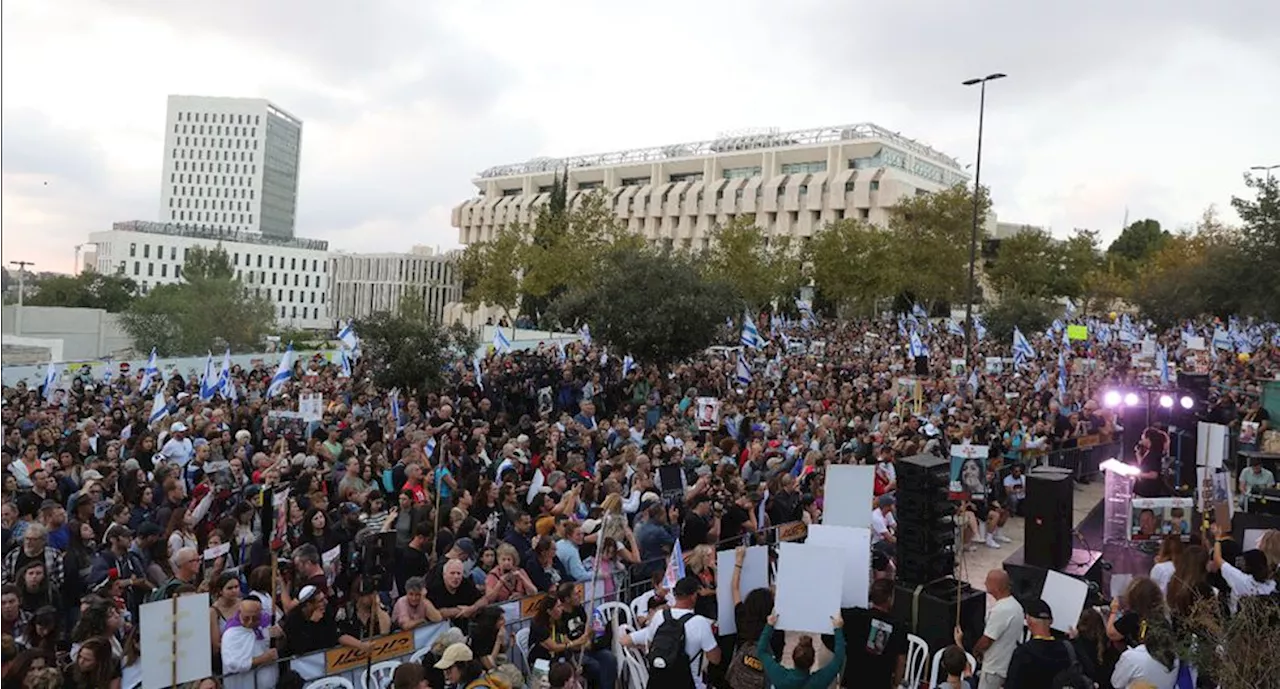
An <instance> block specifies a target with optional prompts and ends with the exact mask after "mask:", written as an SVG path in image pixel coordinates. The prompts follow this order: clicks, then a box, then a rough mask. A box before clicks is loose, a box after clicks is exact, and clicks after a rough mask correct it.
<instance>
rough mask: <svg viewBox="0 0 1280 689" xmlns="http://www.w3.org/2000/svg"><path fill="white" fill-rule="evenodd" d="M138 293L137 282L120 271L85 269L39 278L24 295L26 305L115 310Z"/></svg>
mask: <svg viewBox="0 0 1280 689" xmlns="http://www.w3.org/2000/svg"><path fill="white" fill-rule="evenodd" d="M137 296H138V283H136V282H134V281H133V280H132V279H131V278H127V277H125V276H123V275H105V274H103V273H98V272H94V271H85V272H83V273H80V274H79V275H56V276H53V277H48V278H44V279H42V280H40V282H39V283H38V284H37V285H36V292H35V294H32V295H30V296H28V297H26V299H25V303H26V304H27V305H28V306H65V307H69V308H81V309H103V310H105V311H108V312H110V313H119V312H121V311H124V310H125V309H126V308H128V306H129V304H130V303H132V302H133V300H134V299H136V298H137Z"/></svg>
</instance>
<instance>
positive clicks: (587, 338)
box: [578, 323, 591, 347]
mask: <svg viewBox="0 0 1280 689" xmlns="http://www.w3.org/2000/svg"><path fill="white" fill-rule="evenodd" d="M578 337H579V338H580V339H581V340H582V344H584V345H586V346H588V347H590V346H591V326H589V325H587V324H586V323H583V324H582V327H581V328H578Z"/></svg>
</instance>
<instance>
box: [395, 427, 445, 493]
mask: <svg viewBox="0 0 1280 689" xmlns="http://www.w3.org/2000/svg"><path fill="white" fill-rule="evenodd" d="M399 423H400V422H399V420H398V419H397V421H396V424H397V425H399ZM422 449H423V451H424V452H426V454H427V459H434V458H435V456H436V437H435V436H434V435H429V436H427V444H426V445H425V446H424V447H423V448H422ZM436 478H437V480H438V479H439V478H440V476H437V477H436ZM438 485H439V484H438V483H437V486H438Z"/></svg>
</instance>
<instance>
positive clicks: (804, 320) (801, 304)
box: [796, 299, 818, 330]
mask: <svg viewBox="0 0 1280 689" xmlns="http://www.w3.org/2000/svg"><path fill="white" fill-rule="evenodd" d="M796 311H799V312H800V327H802V328H804V329H805V330H808V329H809V328H810V327H811V326H812V325H814V324H815V323H817V322H818V318H817V317H816V316H814V315H813V304H812V303H811V302H809V301H806V300H804V299H797V300H796Z"/></svg>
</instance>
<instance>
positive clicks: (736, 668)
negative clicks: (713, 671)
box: [724, 642, 766, 689]
mask: <svg viewBox="0 0 1280 689" xmlns="http://www.w3.org/2000/svg"><path fill="white" fill-rule="evenodd" d="M755 646H756V645H755V643H751V642H747V643H742V644H740V645H739V646H738V650H737V651H734V654H733V659H732V660H730V661H729V667H728V669H726V670H725V671H724V678H725V681H727V682H728V683H729V686H731V687H733V689H764V688H765V684H766V682H765V676H764V664H763V663H761V662H760V659H759V658H757V657H756V652H755Z"/></svg>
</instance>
